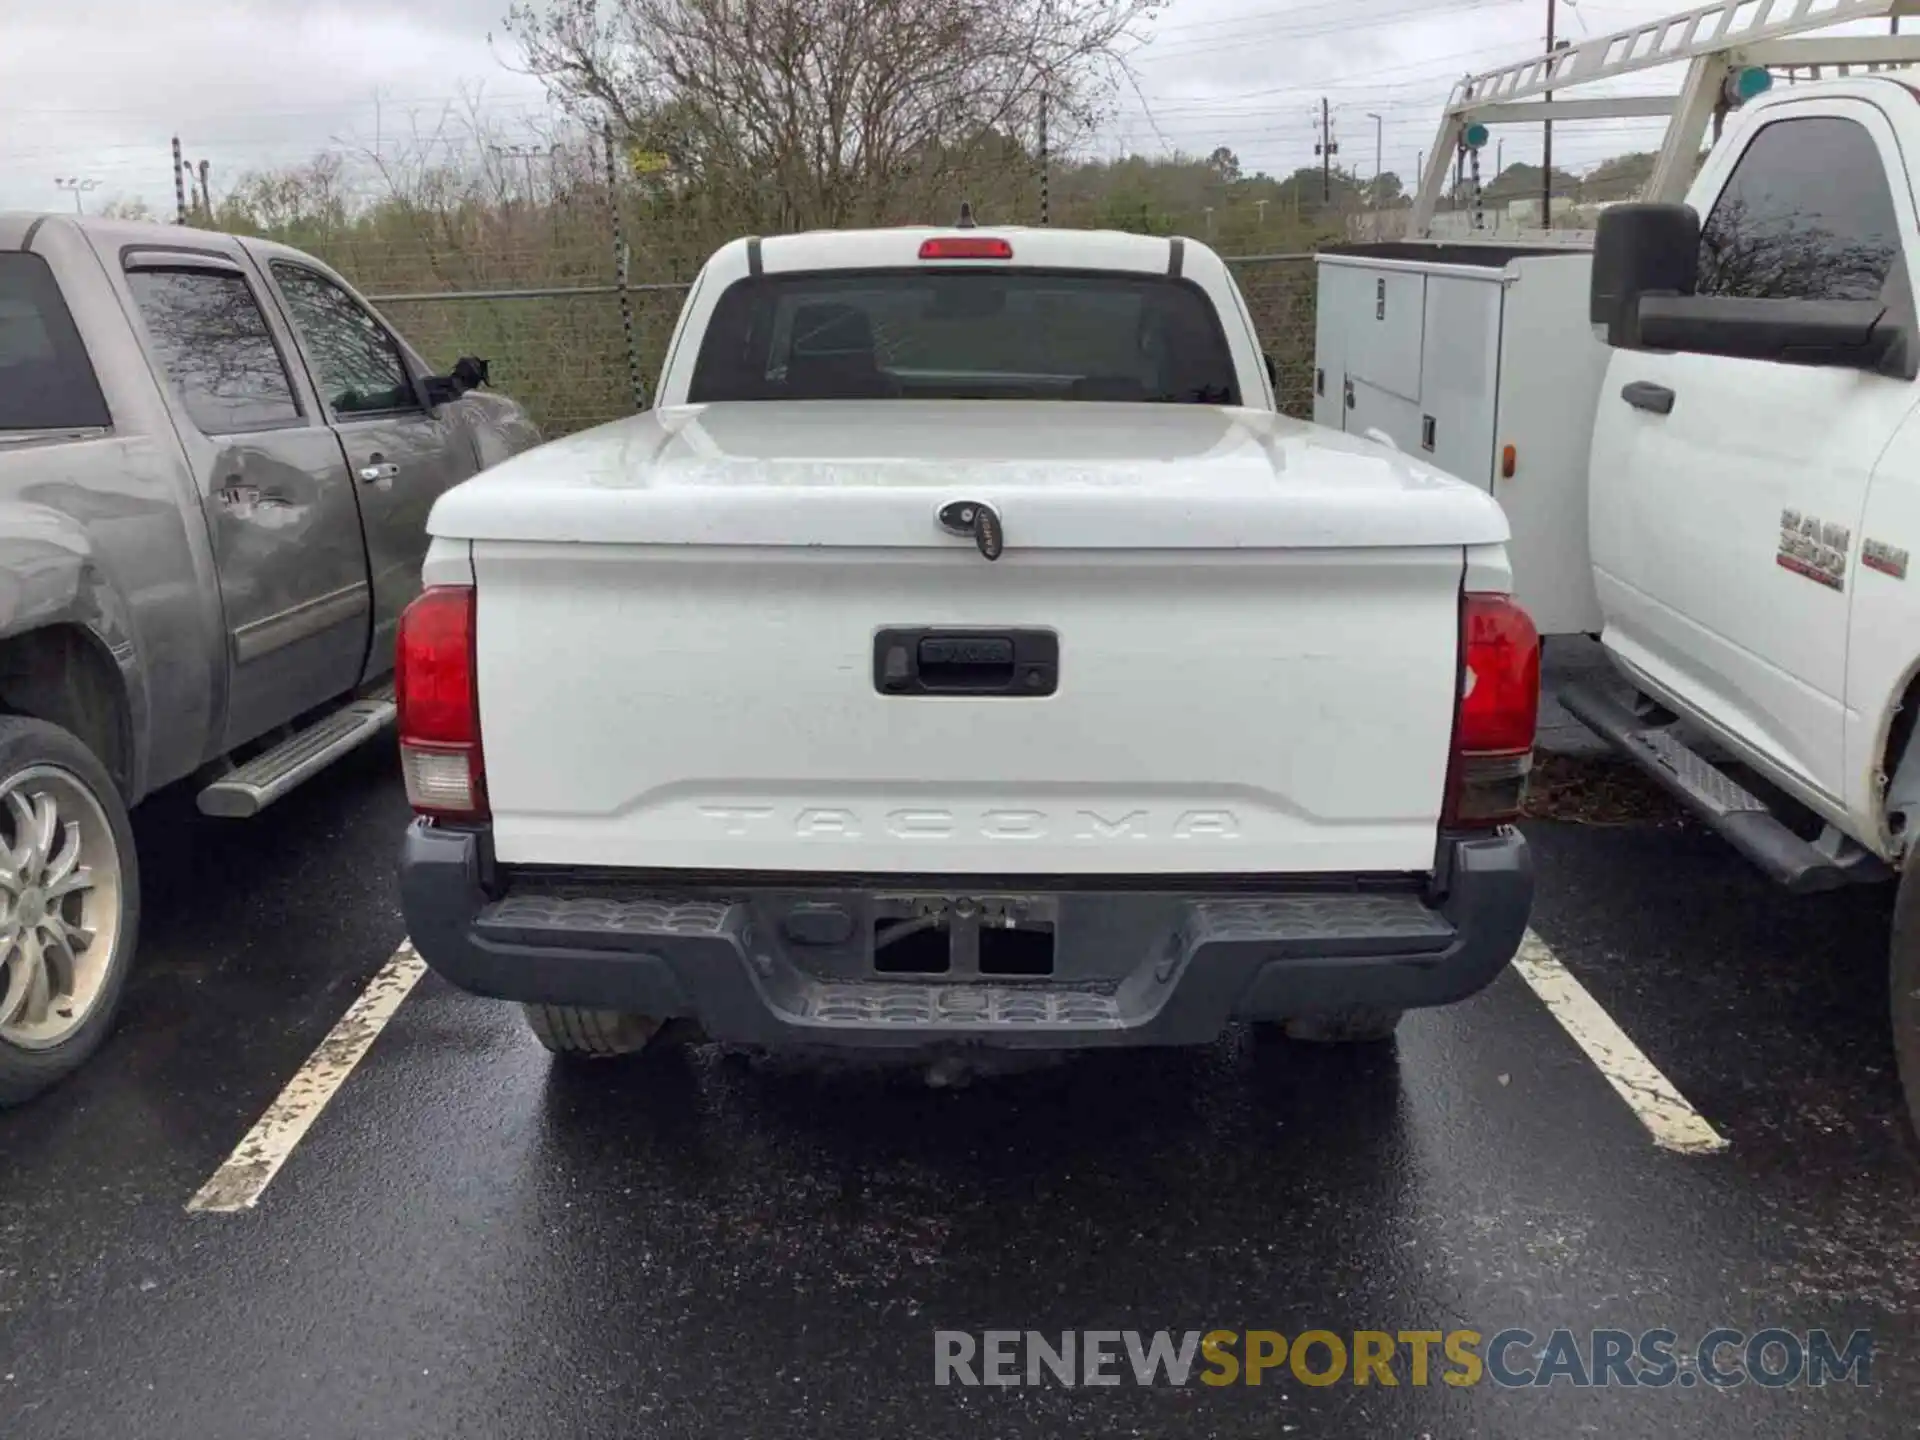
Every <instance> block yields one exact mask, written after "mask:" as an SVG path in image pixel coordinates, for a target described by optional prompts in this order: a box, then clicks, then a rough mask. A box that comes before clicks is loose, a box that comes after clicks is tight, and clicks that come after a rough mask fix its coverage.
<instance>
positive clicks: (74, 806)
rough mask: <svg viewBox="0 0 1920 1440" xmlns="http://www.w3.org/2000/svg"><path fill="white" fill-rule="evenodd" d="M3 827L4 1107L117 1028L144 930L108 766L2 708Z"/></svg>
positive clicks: (40, 723) (136, 875)
mask: <svg viewBox="0 0 1920 1440" xmlns="http://www.w3.org/2000/svg"><path fill="white" fill-rule="evenodd" d="M42 827H44V829H43V828H42ZM0 830H4V831H5V833H4V835H0V843H4V844H5V845H6V846H7V847H8V849H9V850H10V851H11V852H13V854H14V856H15V858H14V860H13V863H11V864H10V865H8V866H7V867H5V868H6V878H5V879H4V880H0V1108H5V1107H7V1106H10V1105H18V1104H20V1103H21V1102H23V1101H25V1100H29V1099H31V1098H32V1097H33V1096H35V1095H38V1094H39V1093H40V1092H41V1091H43V1090H45V1089H47V1088H48V1087H49V1086H51V1085H53V1084H54V1083H55V1082H57V1081H59V1080H62V1079H64V1078H65V1077H66V1076H68V1075H70V1074H71V1073H73V1072H74V1071H75V1070H77V1069H79V1068H80V1066H81V1065H82V1064H84V1063H85V1062H86V1060H87V1059H88V1057H89V1056H91V1055H92V1054H93V1052H94V1051H95V1050H98V1049H99V1048H100V1045H101V1042H102V1041H104V1040H105V1039H106V1038H107V1035H108V1034H109V1033H110V1032H111V1031H112V1029H113V1022H114V1018H115V1016H116V1015H117V1014H118V1012H119V1009H120V1001H121V997H122V996H123V995H124V994H125V993H126V988H127V973H128V971H129V970H130V969H131V968H132V966H133V952H134V948H135V946H136V945H137V944H138V942H139V938H140V864H139V859H138V857H137V856H136V855H135V853H134V846H133V830H132V827H131V826H130V825H129V824H128V823H127V807H126V805H125V804H124V803H123V802H122V800H121V798H120V791H119V788H118V787H117V786H116V785H115V784H114V783H113V778H112V777H111V776H110V775H108V774H107V770H106V767H105V766H104V765H102V764H101V763H100V761H99V760H98V759H97V758H95V756H94V754H93V752H92V751H91V750H89V749H87V747H86V746H85V745H83V744H82V743H81V742H80V740H79V739H78V738H76V737H75V736H74V735H72V734H70V733H69V732H67V731H65V730H63V729H61V728H60V727H59V726H58V725H49V724H48V723H47V722H46V721H44V720H31V719H28V718H26V717H25V716H18V715H7V716H0ZM36 832H38V833H36Z"/></svg>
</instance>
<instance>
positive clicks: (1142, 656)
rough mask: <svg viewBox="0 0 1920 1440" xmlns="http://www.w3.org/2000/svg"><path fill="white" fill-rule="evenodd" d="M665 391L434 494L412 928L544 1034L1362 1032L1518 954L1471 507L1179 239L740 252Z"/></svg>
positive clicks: (1493, 562)
mask: <svg viewBox="0 0 1920 1440" xmlns="http://www.w3.org/2000/svg"><path fill="white" fill-rule="evenodd" d="M658 401H659V403H658V407H657V408H656V409H654V410H652V411H651V412H649V413H646V414H643V415H638V416H635V417H633V418H631V419H628V420H622V421H619V422H616V423H614V424H611V425H607V426H603V427H601V428H599V429H597V430H593V431H589V432H587V433H585V434H581V435H576V436H573V437H571V438H569V439H566V440H563V441H559V442H556V443H554V444H550V445H548V446H545V447H544V448H542V449H540V450H538V451H537V452H533V453H530V454H528V455H526V456H523V457H519V458H517V459H515V460H511V461H508V462H506V463H505V464H502V465H500V466H498V467H496V468H495V469H493V470H491V471H489V472H487V474H486V476H485V477H483V478H481V479H480V480H478V481H477V482H476V483H473V484H470V485H465V486H462V487H460V488H458V489H457V490H455V491H452V492H449V494H448V495H447V496H446V497H445V498H444V499H443V500H442V501H441V502H440V503H439V504H438V505H437V506H436V507H435V509H434V511H433V515H432V517H431V519H430V521H429V529H430V530H431V532H432V534H433V537H434V539H433V543H432V548H431V550H430V553H429V557H428V560H427V563H426V574H425V579H426V583H427V586H428V587H429V588H428V589H427V590H426V592H425V593H424V594H423V596H422V597H421V598H420V599H419V600H418V601H417V602H416V603H415V605H414V606H413V608H412V609H411V610H409V612H408V613H407V616H406V619H405V622H404V624H403V626H402V635H401V639H400V644H399V659H398V676H399V696H398V698H399V706H400V731H401V744H402V754H403V759H404V764H405V770H406V776H407V785H408V791H409V795H410V798H411V800H412V802H413V805H414V807H415V809H416V810H417V811H418V812H419V816H420V818H419V819H418V820H417V821H416V822H415V824H414V825H413V827H412V828H411V830H410V831H409V832H408V835H407V840H406V846H405V853H404V858H403V861H402V867H401V882H402V893H403V896H404V906H405V911H406V917H407V921H408V924H409V926H410V929H411V934H412V937H413V942H414V944H415V945H416V946H417V947H418V949H419V952H420V954H421V955H422V956H423V957H424V958H425V959H426V960H427V962H428V963H429V964H430V965H431V966H433V967H434V968H435V969H436V970H437V971H438V972H439V973H440V974H442V975H443V976H445V977H446V978H447V979H449V980H450V981H452V982H453V983H454V984H455V985H457V986H459V987H461V988H463V989H466V990H469V991H472V992H475V993H478V994H481V995H487V996H494V997H498V998H503V999H508V1000H516V1001H520V1002H523V1003H524V1004H525V1005H526V1007H527V1014H528V1018H529V1021H530V1023H531V1025H532V1028H533V1029H534V1031H535V1033H536V1034H537V1035H538V1036H539V1038H540V1039H541V1040H542V1041H543V1042H544V1043H545V1044H546V1045H547V1046H548V1047H549V1048H550V1049H553V1050H554V1051H556V1052H559V1053H563V1054H569V1053H581V1054H603V1053H615V1052H620V1051H625V1050H630V1049H633V1048H636V1047H638V1046H639V1045H641V1044H643V1043H645V1042H646V1040H647V1039H648V1038H649V1037H650V1036H651V1035H653V1033H654V1032H655V1031H656V1030H657V1029H658V1028H659V1026H660V1024H661V1022H663V1021H665V1020H668V1019H672V1018H675V1017H688V1018H691V1019H693V1020H696V1021H697V1022H698V1023H699V1025H700V1027H702V1028H703V1029H704V1030H705V1032H706V1033H708V1034H709V1035H711V1036H713V1037H715V1038H719V1039H724V1040H729V1041H735V1042H742V1043H750V1044H751V1043H762V1044H779V1043H782V1042H809V1043H814V1044H827V1045H849V1046H853V1045H858V1046H870V1047H893V1048H895V1049H899V1048H905V1047H913V1048H920V1047H940V1046H944V1045H948V1044H959V1045H993V1046H1006V1047H1029V1048H1038V1047H1069V1046H1080V1045H1115V1044H1128V1043H1135V1044H1140V1043H1187V1042H1193V1043H1198V1042H1204V1041H1208V1040H1211V1039H1212V1038H1214V1037H1215V1036H1216V1035H1218V1034H1219V1033H1220V1032H1221V1030H1222V1029H1223V1027H1224V1026H1226V1025H1227V1024H1228V1022H1229V1021H1230V1020H1234V1019H1246V1020H1255V1021H1273V1022H1282V1023H1284V1024H1285V1025H1286V1026H1287V1028H1288V1030H1289V1032H1290V1033H1292V1034H1293V1035H1295V1036H1296V1037H1300V1038H1322V1039H1362V1038H1375V1037H1384V1036H1386V1035H1388V1034H1390V1033H1391V1031H1392V1029H1393V1027H1394V1025H1395V1023H1396V1022H1397V1020H1398V1018H1399V1015H1400V1012H1401V1011H1403V1010H1404V1009H1406V1008H1408V1007H1412V1006H1421V1005H1435V1004H1442V1003H1445V1002H1448V1001H1452V1000H1457V999H1460V998H1461V997H1463V996H1466V995H1469V994H1471V993H1473V992H1475V991H1477V990H1479V989H1480V988H1481V987H1483V986H1484V985H1486V984H1487V983H1488V982H1489V981H1491V980H1492V979H1493V978H1494V976H1495V975H1497V974H1498V973H1499V971H1500V970H1501V969H1502V968H1503V967H1504V966H1505V965H1506V964H1507V962H1508V960H1509V959H1510V958H1511V957H1512V955H1513V953H1514V951H1515V949H1516V948H1517V946H1518V944H1519V941H1520V938H1521V936H1522V934H1523V932H1524V929H1525V925H1526V921H1527V915H1528V910H1529V906H1530V903H1531V897H1532V883H1533V882H1532V874H1531V868H1530V866H1529V863H1528V859H1527V852H1526V848H1525V843H1524V841H1523V839H1522V838H1521V836H1520V835H1519V834H1518V833H1517V832H1516V831H1515V830H1514V829H1513V828H1512V827H1511V825H1510V823H1509V822H1510V821H1511V820H1512V819H1513V818H1514V816H1515V815H1516V814H1517V811H1518V806H1519V802H1520V798H1521V793H1522V790H1523V788H1524V783H1525V775H1526V769H1527V765H1528V760H1529V755H1530V749H1531V743H1532V739H1533V727H1534V718H1535V707H1536V703H1537V683H1538V681H1537V677H1538V642H1537V638H1536V636H1535V633H1534V629H1533V626H1532V624H1531V622H1530V621H1529V620H1528V619H1527V617H1526V615H1525V614H1524V612H1523V611H1522V610H1520V608H1519V607H1518V606H1516V605H1515V604H1514V603H1513V601H1512V599H1511V597H1510V595H1509V593H1508V590H1509V576H1508V569H1507V564H1506V559H1505V554H1504V550H1503V543H1504V541H1505V539H1506V534H1507V531H1506V524H1505V521H1504V520H1503V518H1502V517H1501V514H1500V511H1499V507H1498V506H1497V505H1496V504H1494V502H1493V501H1492V500H1490V499H1489V498H1488V497H1487V496H1486V495H1484V494H1480V493H1477V492H1476V491H1475V490H1474V489H1472V488H1471V487H1470V486H1467V485H1464V484H1462V483H1460V482H1459V481H1456V480H1453V479H1450V478H1448V477H1446V476H1444V475H1442V474H1440V473H1439V472H1437V471H1436V470H1434V469H1432V468H1431V467H1429V466H1427V465H1424V464H1422V463H1420V462H1418V461H1416V460H1413V459H1410V458H1408V457H1406V456H1404V455H1401V454H1399V453H1397V452H1395V451H1394V450H1393V449H1392V448H1391V447H1388V446H1383V445H1379V444H1375V443H1372V442H1369V441H1365V440H1360V439H1354V438H1348V437H1345V436H1342V435H1340V434H1337V433H1328V432H1325V431H1323V430H1321V429H1319V428H1317V427H1315V426H1312V425H1309V424H1306V423H1304V422H1301V421H1296V420H1290V419H1287V418H1285V417H1283V416H1281V415H1279V414H1277V413H1276V412H1275V409H1274V402H1273V396H1272V389H1271V383H1270V373H1269V369H1268V367H1267V365H1266V364H1265V363H1264V361H1263V358H1262V355H1261V352H1260V349H1259V346H1258V343H1257V341H1256V338H1255V335H1254V331H1253V327H1252V324H1251V322H1250V321H1249V319H1248V315H1247V310H1246V307H1245V305H1244V303H1243V301H1242V299H1241V296H1240V294H1239V292H1238V290H1237V288H1236V287H1235V285H1234V283H1233V280H1232V278H1231V276H1230V274H1229V272H1228V270H1227V268H1226V266H1225V265H1224V264H1223V263H1222V262H1221V260H1220V259H1219V257H1218V256H1216V255H1215V254H1213V253H1212V252H1211V251H1210V250H1208V249H1206V248H1205V247H1204V246H1201V245H1199V244H1196V243H1194V242H1192V241H1182V240H1177V239H1176V240H1171V241H1169V240H1166V239H1161V238H1152V237H1146V236H1137V235H1122V234H1102V233H1075V232H1070V231H1057V230H1038V231H1035V230H1020V229H993V230H991V231H989V230H983V229H979V228H967V227H965V226H964V225H963V226H962V227H960V228H956V229H953V230H946V231H942V230H931V229H895V230H884V231H870V232H848V233H827V234H810V235H792V236H783V237H779V238H770V239H766V240H742V241H737V242H735V243H733V244H730V245H728V246H726V247H725V248H723V249H722V250H720V251H719V252H718V253H717V254H716V255H715V256H714V257H713V258H712V259H711V260H710V261H709V262H708V263H707V265H706V266H705V268H704V269H703V270H702V271H701V273H700V276H699V278H698V279H697V280H696V281H695V283H694V285H693V288H692V291H691V293H690V295H689V296H688V299H687V302H686V305H685V308H684V310H683V311H682V313H681V317H680V320H679V323H678V325H677V327H676V331H675V334H674V337H673V340H672V342H671V345H670V349H669V353H668V358H667V361H666V365H665V368H664V372H663V375H662V378H661V383H660V387H659V396H658Z"/></svg>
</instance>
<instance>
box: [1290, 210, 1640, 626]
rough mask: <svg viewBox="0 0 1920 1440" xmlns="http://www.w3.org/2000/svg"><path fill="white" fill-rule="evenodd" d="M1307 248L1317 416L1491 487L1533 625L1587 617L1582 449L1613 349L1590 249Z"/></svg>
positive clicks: (1580, 622) (1591, 602)
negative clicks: (1595, 299) (1600, 319)
mask: <svg viewBox="0 0 1920 1440" xmlns="http://www.w3.org/2000/svg"><path fill="white" fill-rule="evenodd" d="M1316 260H1317V263H1318V266H1319V292H1318V304H1317V309H1316V314H1315V342H1314V392H1313V393H1314V399H1313V418H1314V419H1315V420H1316V421H1317V422H1319V423H1320V424H1321V425H1324V426H1326V427H1327V428H1329V429H1333V430H1345V431H1347V432H1348V433H1350V434H1356V435H1365V436H1372V437H1375V438H1380V439H1385V440H1387V441H1388V442H1390V443H1391V444H1393V445H1395V446H1397V447H1398V448H1399V449H1401V450H1404V451H1405V452H1407V453H1408V454H1409V455H1417V456H1419V457H1420V458H1421V459H1423V460H1426V461H1428V462H1430V463H1432V464H1434V465H1437V466H1438V467H1439V468H1440V469H1442V470H1445V471H1446V472H1447V473H1448V474H1450V475H1457V476H1459V477H1460V478H1461V479H1463V480H1466V481H1467V482H1469V483H1470V484H1472V485H1474V486H1476V487H1477V488H1479V489H1481V490H1485V491H1486V492H1487V493H1488V494H1490V495H1492V496H1493V497H1494V499H1496V500H1498V501H1499V502H1500V508H1501V509H1502V510H1504V511H1505V512H1506V516H1507V524H1508V525H1509V527H1511V530H1512V535H1511V538H1510V540H1509V542H1508V554H1509V556H1510V558H1511V560H1512V563H1513V570H1514V574H1513V584H1514V596H1515V598H1516V599H1518V600H1519V602H1520V603H1521V604H1522V605H1523V606H1525V607H1526V611H1527V613H1528V614H1529V615H1531V616H1532V617H1533V621H1534V624H1535V625H1537V626H1538V627H1539V629H1540V633H1541V634H1542V635H1571V634H1590V633H1594V632H1597V631H1598V630H1599V629H1600V607H1599V602H1598V600H1597V598H1596V597H1595V595H1594V589H1593V576H1592V570H1591V568H1590V567H1589V565H1588V563H1587V452H1588V449H1589V448H1590V446H1591V444H1592V440H1593V421H1594V412H1595V408H1596V407H1595V399H1596V397H1597V396H1598V394H1599V390H1600V382H1601V378H1602V376H1603V375H1604V374H1605V372H1606V368H1607V361H1608V358H1609V355H1608V351H1607V348H1606V347H1605V346H1604V345H1602V344H1600V342H1599V341H1598V340H1596V339H1594V338H1593V336H1592V334H1591V331H1590V328H1589V326H1588V324H1587V290H1588V279H1589V276H1590V275H1591V273H1592V268H1593V267H1592V257H1591V255H1587V254H1582V253H1579V252H1577V251H1572V250H1567V249H1564V248H1551V247H1541V246H1534V247H1526V246H1520V247H1509V246H1501V245H1497V244H1494V243H1487V244H1470V245H1460V244H1455V245H1444V244H1430V245H1429V244H1396V245H1356V246H1351V247H1342V246H1334V247H1331V248H1329V249H1325V250H1322V251H1321V252H1320V253H1319V254H1318V256H1316Z"/></svg>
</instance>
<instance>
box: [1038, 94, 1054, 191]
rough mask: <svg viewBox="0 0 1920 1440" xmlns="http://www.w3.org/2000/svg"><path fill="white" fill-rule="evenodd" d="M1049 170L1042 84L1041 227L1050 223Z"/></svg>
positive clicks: (1045, 102) (1045, 95)
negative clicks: (1048, 201) (1048, 200)
mask: <svg viewBox="0 0 1920 1440" xmlns="http://www.w3.org/2000/svg"><path fill="white" fill-rule="evenodd" d="M1051 168H1052V162H1051V160H1050V158H1049V156H1048V155H1047V86H1046V85H1045V84H1044V83H1043V84H1042V85H1041V86H1040V223H1041V224H1042V225H1043V226H1044V225H1049V224H1051V223H1052V221H1051V219H1050V217H1049V206H1048V203H1047V199H1048V197H1047V172H1048V170H1049V169H1051Z"/></svg>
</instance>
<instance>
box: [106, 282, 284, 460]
mask: <svg viewBox="0 0 1920 1440" xmlns="http://www.w3.org/2000/svg"><path fill="white" fill-rule="evenodd" d="M127 285H128V287H129V288H130V289H131V290H132V291H133V298H134V300H135V302H136V303H137V304H138V305H139V307H140V317H141V319H143V320H145V321H146V324H147V333H148V334H149V335H151V336H152V337H153V348H154V352H155V356H156V358H157V359H158V360H159V362H160V366H161V368H162V369H163V370H165V371H166V375H167V378H168V379H169V380H171V381H172V382H173V388H174V389H175V390H176V391H177V392H178V393H179V396H180V399H181V402H182V403H183V404H185V405H186V407H187V414H188V415H189V416H191V417H192V419H193V423H194V424H195V425H197V426H199V427H200V430H201V433H203V434H206V435H234V434H240V433H244V432H246V431H249V430H272V429H276V428H278V427H280V426H284V425H291V424H295V423H297V422H298V421H299V419H300V406H299V403H298V402H297V401H296V400H295V399H294V398H293V382H292V381H291V380H289V379H288V378H287V367H286V365H285V364H284V363H283V362H282V361H281V359H280V349H279V347H278V346H277V345H275V344H274V343H273V332H272V331H270V330H268V329H267V317H266V316H265V315H263V314H261V313H260V304H259V302H258V301H257V300H255V299H254V298H253V290H252V287H250V286H249V285H248V284H247V280H246V277H245V276H244V275H237V274H233V273H230V272H228V271H225V270H195V269H179V270H133V271H129V272H128V274H127Z"/></svg>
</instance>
